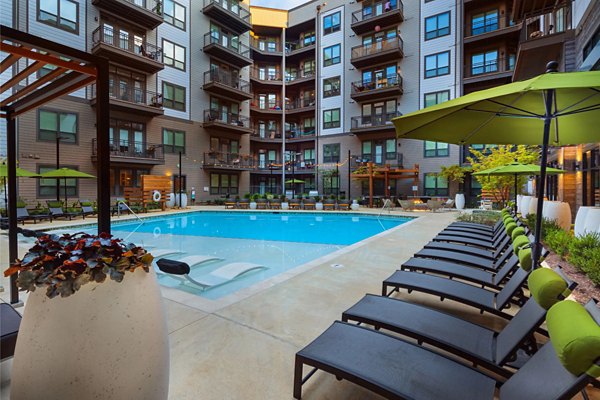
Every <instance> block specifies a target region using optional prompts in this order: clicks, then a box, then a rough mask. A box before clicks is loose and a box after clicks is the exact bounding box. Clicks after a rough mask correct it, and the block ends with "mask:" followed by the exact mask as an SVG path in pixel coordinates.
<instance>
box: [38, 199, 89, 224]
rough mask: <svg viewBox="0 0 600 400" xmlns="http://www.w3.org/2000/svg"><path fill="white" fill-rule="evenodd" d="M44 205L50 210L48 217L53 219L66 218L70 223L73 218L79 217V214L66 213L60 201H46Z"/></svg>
mask: <svg viewBox="0 0 600 400" xmlns="http://www.w3.org/2000/svg"><path fill="white" fill-rule="evenodd" d="M46 203H47V204H48V209H49V210H50V215H51V216H52V218H53V219H56V218H68V219H69V221H70V220H71V219H72V218H73V217H78V216H80V215H81V213H73V212H66V211H65V210H64V209H63V203H62V201H47V202H46Z"/></svg>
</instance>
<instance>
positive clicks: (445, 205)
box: [442, 199, 454, 210]
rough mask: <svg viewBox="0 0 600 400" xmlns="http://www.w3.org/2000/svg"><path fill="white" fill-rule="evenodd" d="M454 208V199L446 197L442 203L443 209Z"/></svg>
mask: <svg viewBox="0 0 600 400" xmlns="http://www.w3.org/2000/svg"><path fill="white" fill-rule="evenodd" d="M453 208H454V199H448V200H446V202H445V203H443V204H442V209H443V210H452V209H453Z"/></svg>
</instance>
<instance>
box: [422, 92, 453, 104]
mask: <svg viewBox="0 0 600 400" xmlns="http://www.w3.org/2000/svg"><path fill="white" fill-rule="evenodd" d="M449 98H450V91H449V90H443V91H441V92H433V93H425V102H424V106H423V107H424V108H427V107H431V106H435V105H436V104H440V103H443V102H445V101H448V99H449Z"/></svg>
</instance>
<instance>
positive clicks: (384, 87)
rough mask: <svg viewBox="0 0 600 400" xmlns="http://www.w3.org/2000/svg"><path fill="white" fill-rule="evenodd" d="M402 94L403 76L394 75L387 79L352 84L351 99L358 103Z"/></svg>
mask: <svg viewBox="0 0 600 400" xmlns="http://www.w3.org/2000/svg"><path fill="white" fill-rule="evenodd" d="M402 93H404V90H403V88H402V76H400V74H394V75H390V76H388V77H387V78H381V79H375V80H371V79H369V80H361V81H357V82H352V85H351V91H350V97H351V98H352V99H354V100H356V101H367V100H379V99H382V98H385V97H390V96H399V95H401V94H402Z"/></svg>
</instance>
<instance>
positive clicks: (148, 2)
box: [125, 0, 163, 15]
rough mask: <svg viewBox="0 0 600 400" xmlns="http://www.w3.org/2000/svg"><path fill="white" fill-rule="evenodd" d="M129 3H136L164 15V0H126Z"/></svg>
mask: <svg viewBox="0 0 600 400" xmlns="http://www.w3.org/2000/svg"><path fill="white" fill-rule="evenodd" d="M125 1H127V2H128V3H131V4H133V5H136V6H138V7H141V8H145V9H146V10H150V11H152V12H154V13H156V14H158V15H162V5H163V4H162V1H161V0H125Z"/></svg>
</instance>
